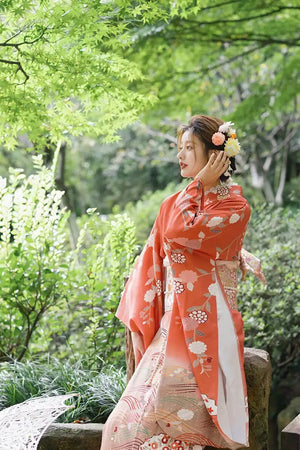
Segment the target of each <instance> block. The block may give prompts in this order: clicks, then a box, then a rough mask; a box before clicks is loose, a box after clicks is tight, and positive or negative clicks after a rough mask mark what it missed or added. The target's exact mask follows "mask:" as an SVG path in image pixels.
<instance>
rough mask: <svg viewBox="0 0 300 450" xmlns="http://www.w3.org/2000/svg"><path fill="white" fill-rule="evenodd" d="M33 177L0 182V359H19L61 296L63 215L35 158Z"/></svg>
mask: <svg viewBox="0 0 300 450" xmlns="http://www.w3.org/2000/svg"><path fill="white" fill-rule="evenodd" d="M34 166H35V169H36V173H35V174H34V175H31V176H29V177H26V176H25V175H24V174H23V172H22V170H21V169H14V170H13V169H10V174H9V177H8V179H4V178H1V180H0V317H1V334H0V361H3V360H9V359H17V360H20V359H22V357H23V356H24V354H25V353H26V351H27V349H28V346H29V343H30V341H31V339H32V335H33V334H34V333H35V332H36V329H37V327H38V325H39V323H40V321H41V319H42V317H43V316H44V315H45V313H46V312H47V311H48V310H49V308H51V307H52V306H54V305H56V304H57V303H58V302H59V300H60V299H62V298H63V297H64V291H65V286H66V283H65V280H66V277H67V269H68V265H69V261H68V257H67V255H66V253H65V246H66V231H65V230H66V222H67V219H68V213H67V212H66V211H65V210H64V209H63V208H62V206H61V199H62V196H63V192H62V191H59V190H57V189H55V187H54V179H53V173H52V171H51V170H49V169H47V168H46V167H44V166H43V164H42V157H41V155H40V156H38V157H34Z"/></svg>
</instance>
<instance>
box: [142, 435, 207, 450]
mask: <svg viewBox="0 0 300 450" xmlns="http://www.w3.org/2000/svg"><path fill="white" fill-rule="evenodd" d="M189 448H190V446H189V445H188V444H186V443H185V442H183V441H181V440H179V439H173V438H171V437H170V436H168V435H167V434H159V435H158V436H152V437H151V438H149V439H148V440H147V441H146V442H145V443H144V444H143V445H141V446H140V447H139V450H149V449H157V450H172V449H177V450H188V449H189ZM200 448H201V447H200Z"/></svg>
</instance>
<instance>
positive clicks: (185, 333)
mask: <svg viewBox="0 0 300 450" xmlns="http://www.w3.org/2000/svg"><path fill="white" fill-rule="evenodd" d="M249 217H250V207H249V204H248V203H247V201H246V200H245V198H243V196H242V191H241V187H240V186H238V185H222V186H221V188H220V187H217V188H212V189H211V190H209V191H206V192H204V189H203V186H202V183H201V181H200V180H198V179H196V180H194V181H192V182H191V183H190V184H189V185H188V186H187V187H186V188H185V189H184V190H183V191H181V192H179V193H176V194H174V195H172V196H170V197H168V198H167V199H166V200H164V201H163V203H162V205H161V209H160V212H159V215H158V217H157V219H156V221H155V224H154V226H153V229H152V232H151V234H150V236H149V238H148V241H147V243H146V245H145V247H144V249H143V252H142V253H141V255H140V256H139V258H138V260H137V262H136V264H135V267H134V269H133V271H132V274H131V276H130V278H129V280H128V282H127V284H126V288H125V290H124V293H123V295H122V299H121V302H120V305H119V308H118V311H117V317H119V318H120V320H122V321H123V322H124V323H125V324H126V325H127V327H129V328H130V330H131V331H133V332H137V333H139V334H140V335H141V336H142V338H143V342H144V346H145V353H144V355H143V358H142V359H141V361H140V362H139V364H138V366H137V368H136V371H135V373H134V375H133V377H132V379H131V380H130V382H129V384H128V386H127V388H126V390H125V392H124V394H123V396H122V397H121V399H120V401H119V403H118V405H117V406H116V408H115V410H114V411H113V412H112V414H111V416H110V417H109V419H108V421H107V423H106V425H105V428H104V433H103V438H102V447H101V449H102V450H110V449H118V450H120V449H127V450H133V449H135V450H138V449H148V448H151V449H152V448H155V449H163V450H168V449H172V448H178V449H179V450H180V449H194V450H200V449H202V448H203V447H204V446H205V445H210V446H213V447H217V448H223V447H226V448H230V449H237V448H240V447H247V446H248V409H247V394H246V383H245V376H244V367H243V365H244V360H243V343H244V334H243V321H242V318H241V314H240V313H239V312H238V310H237V304H236V291H237V269H238V267H239V266H240V255H241V249H242V242H243V238H244V234H245V231H246V227H247V223H248V220H249Z"/></svg>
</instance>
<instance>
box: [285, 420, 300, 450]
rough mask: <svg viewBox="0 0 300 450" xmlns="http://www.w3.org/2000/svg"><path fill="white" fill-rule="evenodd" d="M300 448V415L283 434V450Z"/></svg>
mask: <svg viewBox="0 0 300 450" xmlns="http://www.w3.org/2000/svg"><path fill="white" fill-rule="evenodd" d="M299 448H300V414H298V416H297V417H295V419H294V420H293V421H292V422H290V423H289V424H288V425H287V426H286V427H285V428H284V429H283V430H282V432H281V450H299Z"/></svg>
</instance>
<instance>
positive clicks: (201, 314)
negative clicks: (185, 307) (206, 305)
mask: <svg viewBox="0 0 300 450" xmlns="http://www.w3.org/2000/svg"><path fill="white" fill-rule="evenodd" d="M189 317H191V318H192V319H195V320H197V322H198V323H205V322H207V320H208V315H207V313H206V312H205V311H203V310H202V309H199V310H198V311H192V312H190V314H189Z"/></svg>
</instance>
